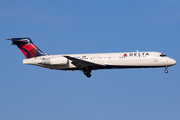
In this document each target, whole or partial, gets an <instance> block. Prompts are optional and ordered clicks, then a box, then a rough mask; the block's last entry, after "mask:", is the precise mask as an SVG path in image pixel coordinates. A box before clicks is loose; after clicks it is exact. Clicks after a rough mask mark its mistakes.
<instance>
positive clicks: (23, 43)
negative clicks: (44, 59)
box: [7, 38, 47, 58]
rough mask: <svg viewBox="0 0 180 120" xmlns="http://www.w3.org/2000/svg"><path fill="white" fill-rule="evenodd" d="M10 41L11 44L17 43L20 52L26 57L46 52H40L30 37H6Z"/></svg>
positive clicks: (41, 54) (42, 54)
mask: <svg viewBox="0 0 180 120" xmlns="http://www.w3.org/2000/svg"><path fill="white" fill-rule="evenodd" d="M7 40H11V41H12V45H17V46H18V48H19V49H20V50H21V52H22V53H23V54H24V55H25V56H26V58H33V57H39V56H45V55H47V54H46V53H44V52H42V51H41V50H40V49H39V48H38V47H36V45H34V43H33V42H32V41H31V39H30V38H11V39H7Z"/></svg>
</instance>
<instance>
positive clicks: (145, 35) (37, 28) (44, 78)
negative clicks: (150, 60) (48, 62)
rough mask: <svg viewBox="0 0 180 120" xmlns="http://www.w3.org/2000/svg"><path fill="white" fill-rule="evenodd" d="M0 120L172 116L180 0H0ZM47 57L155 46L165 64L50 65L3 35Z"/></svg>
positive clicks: (179, 85)
mask: <svg viewBox="0 0 180 120" xmlns="http://www.w3.org/2000/svg"><path fill="white" fill-rule="evenodd" d="M0 3H1V4H0V39H1V40H0V44H1V47H0V54H1V60H0V61H1V70H0V75H1V79H0V120H120V119H123V120H160V119H161V120H179V119H180V95H179V93H180V78H179V76H178V74H179V60H180V55H179V51H180V47H179V45H180V34H179V31H180V7H179V6H180V0H150V1H146V0H136V1H134V0H125V1H124V0H113V1H112V0H111V1H110V0H90V1H84V0H8V1H7V0H1V1H0ZM13 37H16V38H17V37H30V38H31V39H32V41H33V42H34V43H35V45H37V46H38V47H39V48H40V49H41V50H42V51H43V52H46V53H48V54H79V53H111V52H135V51H136V50H138V51H158V52H163V53H165V54H167V56H169V57H171V58H173V59H175V60H176V61H177V64H176V65H175V66H172V67H169V68H168V70H169V73H168V74H165V73H164V70H165V68H156V69H155V68H153V69H152V68H148V69H145V70H143V69H113V70H97V71H92V77H91V78H90V79H89V78H86V76H85V75H84V74H83V73H82V72H81V71H74V72H73V73H72V72H71V71H60V70H50V69H46V68H41V67H37V66H31V65H25V64H23V62H22V61H23V59H26V58H25V56H24V55H23V54H22V53H21V52H20V50H19V49H18V48H17V47H16V46H13V45H11V41H7V40H5V39H4V38H13Z"/></svg>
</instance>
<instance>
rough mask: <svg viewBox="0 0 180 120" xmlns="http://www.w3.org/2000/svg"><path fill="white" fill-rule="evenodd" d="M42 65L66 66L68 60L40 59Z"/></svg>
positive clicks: (63, 58)
mask: <svg viewBox="0 0 180 120" xmlns="http://www.w3.org/2000/svg"><path fill="white" fill-rule="evenodd" d="M42 64H45V65H67V64H68V59H67V58H65V57H52V58H46V59H42Z"/></svg>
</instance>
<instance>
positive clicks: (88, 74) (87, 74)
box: [83, 69, 91, 78]
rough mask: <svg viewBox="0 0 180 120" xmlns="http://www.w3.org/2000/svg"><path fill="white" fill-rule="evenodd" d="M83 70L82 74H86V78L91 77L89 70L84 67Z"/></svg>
mask: <svg viewBox="0 0 180 120" xmlns="http://www.w3.org/2000/svg"><path fill="white" fill-rule="evenodd" d="M83 71H84V74H85V75H86V77H88V78H90V77H91V70H89V69H85V70H83Z"/></svg>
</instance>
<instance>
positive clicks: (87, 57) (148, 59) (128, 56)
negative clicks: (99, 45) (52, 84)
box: [23, 52, 176, 70]
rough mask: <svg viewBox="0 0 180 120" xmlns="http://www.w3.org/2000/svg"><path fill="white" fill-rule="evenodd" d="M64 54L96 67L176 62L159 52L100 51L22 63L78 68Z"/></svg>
mask: <svg viewBox="0 0 180 120" xmlns="http://www.w3.org/2000/svg"><path fill="white" fill-rule="evenodd" d="M64 56H70V57H73V58H76V59H79V60H82V61H87V62H90V63H94V64H97V65H100V66H97V67H93V68H92V70H96V69H116V68H146V67H168V66H172V65H174V64H176V61H175V60H174V59H172V58H169V57H167V56H165V55H164V56H162V53H160V52H123V53H102V54H70V55H48V56H40V57H34V58H30V59H24V60H23V63H24V64H31V65H37V66H41V67H46V68H50V69H57V70H78V68H77V67H76V66H75V65H73V64H72V61H71V60H68V59H67V58H66V57H64Z"/></svg>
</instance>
